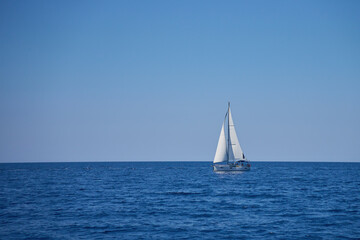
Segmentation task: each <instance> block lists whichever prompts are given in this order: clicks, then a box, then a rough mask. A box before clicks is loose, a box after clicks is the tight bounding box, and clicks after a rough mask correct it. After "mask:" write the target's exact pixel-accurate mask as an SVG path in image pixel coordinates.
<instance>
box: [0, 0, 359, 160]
mask: <svg viewBox="0 0 360 240" xmlns="http://www.w3.org/2000/svg"><path fill="white" fill-rule="evenodd" d="M359 12H360V1H340V0H338V1H328V0H326V1H313V0H311V1H287V0H284V1H0V161H1V162H15V161H21V162H25V161H103V160H104V161H106V160H123V161H125V160H129V161H133V160H134V161H135V160H177V161H180V160H203V161H212V159H213V157H214V154H215V150H216V144H217V141H218V137H219V133H220V128H221V124H222V121H223V117H224V114H225V111H226V107H227V101H231V104H232V112H233V117H234V121H235V124H236V127H237V132H238V135H239V140H240V143H241V145H242V147H243V149H244V151H245V154H246V155H247V157H248V158H249V159H250V160H263V161H267V160H269V161H273V160H281V161H359V160H360V14H359Z"/></svg>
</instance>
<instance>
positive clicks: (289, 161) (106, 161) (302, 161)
mask: <svg viewBox="0 0 360 240" xmlns="http://www.w3.org/2000/svg"><path fill="white" fill-rule="evenodd" d="M92 162H94V163H110V162H112V163H116V162H119V163H121V162H122V163H133V162H139V163H146V162H209V163H212V161H205V160H151V161H149V160H92V161H87V160H85V161H81V160H80V161H76V160H75V161H26V162H24V161H14V162H0V164H8V163H16V164H18V163H92ZM250 162H287V163H291V162H294V163H360V160H357V161H352V160H344V161H321V160H251V161H250Z"/></svg>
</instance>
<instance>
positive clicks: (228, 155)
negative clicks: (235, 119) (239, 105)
mask: <svg viewBox="0 0 360 240" xmlns="http://www.w3.org/2000/svg"><path fill="white" fill-rule="evenodd" d="M229 112H230V102H228V114H227V115H228V150H227V157H228V162H227V163H228V164H229V161H230V154H229V151H230V115H229Z"/></svg>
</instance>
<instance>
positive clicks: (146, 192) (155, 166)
mask: <svg viewBox="0 0 360 240" xmlns="http://www.w3.org/2000/svg"><path fill="white" fill-rule="evenodd" d="M0 239H360V163H325V162H323V163H315V162H252V163H251V171H248V172H243V173H222V174H220V173H215V172H213V170H212V166H211V162H81V163H12V164H5V163H3V164H0Z"/></svg>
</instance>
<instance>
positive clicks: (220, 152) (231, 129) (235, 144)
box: [214, 105, 245, 163]
mask: <svg viewBox="0 0 360 240" xmlns="http://www.w3.org/2000/svg"><path fill="white" fill-rule="evenodd" d="M225 123H227V130H228V131H227V132H228V133H227V139H226V136H225ZM244 159H245V156H244V153H243V151H242V149H241V147H240V144H239V140H238V138H237V135H236V131H235V126H234V122H233V119H232V116H231V111H230V105H229V108H228V112H227V113H226V115H225V120H224V123H223V125H222V127H221V132H220V137H219V141H218V145H217V148H216V153H215V158H214V163H222V162H233V161H236V160H244Z"/></svg>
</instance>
